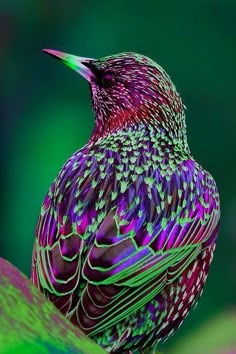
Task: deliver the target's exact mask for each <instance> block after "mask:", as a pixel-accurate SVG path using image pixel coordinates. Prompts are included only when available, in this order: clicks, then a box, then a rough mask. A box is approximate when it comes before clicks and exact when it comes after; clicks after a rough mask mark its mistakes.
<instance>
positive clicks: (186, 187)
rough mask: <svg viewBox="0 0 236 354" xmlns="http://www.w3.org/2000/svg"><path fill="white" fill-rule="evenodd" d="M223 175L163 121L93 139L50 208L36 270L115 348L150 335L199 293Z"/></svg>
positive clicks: (55, 190)
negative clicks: (160, 127) (204, 164)
mask: <svg viewBox="0 0 236 354" xmlns="http://www.w3.org/2000/svg"><path fill="white" fill-rule="evenodd" d="M218 222H219V197H218V193H217V189H216V185H215V182H214V180H213V178H212V177H211V176H210V174H209V173H207V172H206V171H204V170H203V169H202V168H201V167H200V166H199V165H198V164H197V163H196V162H195V161H194V160H193V159H192V157H191V156H190V153H189V151H188V150H185V149H183V146H180V144H179V143H178V142H175V143H173V142H170V140H169V139H168V138H167V137H166V136H165V134H162V132H160V131H155V129H153V128H149V129H147V128H146V127H145V126H141V127H140V129H137V130H135V131H133V130H132V129H131V128H129V129H123V130H120V131H119V132H117V133H114V134H111V135H109V136H107V137H105V138H102V139H100V140H98V141H97V142H96V143H93V142H90V143H89V144H87V145H86V146H85V147H84V148H82V149H81V150H80V151H78V152H77V153H75V154H74V155H73V156H72V157H71V158H70V159H69V160H68V161H67V162H66V164H65V165H64V166H63V168H62V170H61V172H60V173H59V175H58V176H57V178H56V179H55V181H54V183H53V184H52V186H51V188H50V190H49V192H48V194H47V196H46V198H45V200H44V203H43V206H42V209H41V215H40V218H39V221H38V224H37V231H36V233H37V235H36V236H37V237H36V242H35V246H34V254H33V267H32V279H33V282H34V283H35V284H36V285H37V286H38V287H39V288H40V289H41V290H42V291H43V292H44V294H45V295H46V296H47V297H48V298H49V299H50V300H51V301H53V302H54V303H55V305H56V306H57V307H58V308H59V309H60V310H61V311H62V312H63V313H64V314H65V315H66V316H67V317H69V318H70V319H71V321H72V322H73V323H75V324H77V325H78V326H79V327H80V328H81V329H82V330H83V331H84V332H85V333H87V334H89V335H90V336H91V337H92V338H94V339H95V340H96V341H97V342H98V344H100V345H101V346H103V347H105V348H106V349H107V350H108V351H112V352H115V351H116V350H118V351H122V353H125V351H127V350H132V349H135V348H142V347H147V346H149V345H151V344H152V343H153V342H155V341H156V340H160V339H165V338H167V337H168V336H169V335H170V334H172V333H173V332H174V330H175V329H176V328H177V327H178V326H179V325H180V324H181V323H182V321H183V319H184V317H185V316H186V315H187V313H188V312H189V309H190V308H191V307H192V305H193V304H194V302H196V301H197V299H198V298H199V296H200V294H201V292H202V288H203V285H204V283H205V280H206V276H207V273H208V268H209V264H210V262H211V259H212V255H213V250H214V247H215V239H216V236H217V232H218Z"/></svg>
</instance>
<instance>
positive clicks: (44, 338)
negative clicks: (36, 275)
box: [0, 258, 105, 354]
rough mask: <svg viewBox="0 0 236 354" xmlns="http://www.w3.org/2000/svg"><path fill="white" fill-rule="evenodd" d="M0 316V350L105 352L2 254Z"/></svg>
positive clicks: (2, 351) (0, 267)
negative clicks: (3, 257)
mask: <svg viewBox="0 0 236 354" xmlns="http://www.w3.org/2000/svg"><path fill="white" fill-rule="evenodd" d="M0 318H1V321H0V323H1V325H0V353H9V354H10V353H25V354H29V353H30V354H36V353H37V354H38V353H42V354H43V353H45V354H46V353H58V354H63V353H77V354H91V353H93V354H103V353H104V354H105V351H104V350H103V349H101V348H100V347H99V346H98V345H97V344H95V343H94V342H93V341H92V340H90V339H89V338H88V337H87V336H86V335H85V334H83V333H82V332H81V331H80V330H79V329H78V328H76V327H75V326H73V325H72V324H71V323H70V322H69V321H68V320H67V319H66V318H65V317H64V316H63V315H62V314H61V313H60V312H59V311H58V310H57V309H56V307H55V306H54V305H53V304H52V303H50V302H49V301H48V300H47V299H46V298H45V297H44V296H43V295H42V294H41V292H40V291H39V290H38V289H37V288H36V287H35V286H34V285H33V284H32V283H31V281H30V280H29V279H27V278H26V276H25V275H23V274H22V273H21V272H20V271H19V270H18V269H17V268H16V267H14V266H13V265H12V264H10V263H9V262H7V261H6V260H4V259H2V258H0Z"/></svg>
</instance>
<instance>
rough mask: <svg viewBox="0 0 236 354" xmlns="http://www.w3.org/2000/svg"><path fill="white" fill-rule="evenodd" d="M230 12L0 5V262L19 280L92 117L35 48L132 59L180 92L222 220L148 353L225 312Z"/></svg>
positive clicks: (167, 6) (234, 100)
mask: <svg viewBox="0 0 236 354" xmlns="http://www.w3.org/2000/svg"><path fill="white" fill-rule="evenodd" d="M235 11H236V2H235V1H233V0H232V1H230V0H224V1H220V0H215V1H214V0H198V1H189V0H184V1H178V2H176V1H169V2H168V1H165V0H161V1H157V0H146V1H145V2H141V1H140V2H138V1H135V0H129V1H126V0H121V1H105V0H100V1H97V0H86V1H85V0H84V1H78V0H68V1H65V0H50V1H49V0H40V1H33V0H22V1H17V0H1V1H0V64H1V65H0V77H1V79H0V109H1V115H0V119H1V130H0V134H1V136H0V147H1V154H0V163H1V236H0V256H1V257H4V258H6V259H8V260H9V261H11V262H12V263H13V264H15V265H16V266H17V267H18V268H19V269H20V270H22V271H23V272H24V273H26V274H27V275H29V274H30V264H31V250H32V245H33V241H34V229H35V224H36V221H37V217H38V214H39V211H40V206H41V202H42V200H43V198H44V195H45V194H46V192H47V190H48V188H49V186H50V184H51V182H52V180H53V179H54V177H55V176H56V174H57V173H58V171H59V169H60V168H61V166H62V164H63V163H64V161H65V160H66V159H67V158H68V157H69V156H70V155H71V154H72V153H73V152H74V151H75V150H77V149H79V148H81V147H82V146H83V145H84V143H85V142H87V140H88V138H89V136H90V133H91V130H92V127H93V119H94V118H93V113H92V110H91V105H90V99H89V90H88V85H87V83H86V82H85V80H83V79H82V78H81V77H79V76H78V75H77V74H76V73H75V72H73V71H72V70H68V69H67V68H66V67H64V66H63V65H61V64H60V63H59V62H57V61H55V60H53V59H52V58H50V57H48V56H46V55H45V54H43V53H42V52H41V48H54V49H58V50H62V51H66V52H69V53H71V54H77V55H81V56H87V57H96V58H97V57H101V56H105V55H108V54H114V53H117V52H121V51H135V52H139V53H143V54H145V55H147V56H150V57H151V58H153V59H154V60H156V61H158V63H159V64H161V65H162V66H163V67H164V68H165V69H166V71H167V72H168V73H169V74H170V76H171V77H172V79H173V81H174V83H175V84H176V86H177V89H178V91H179V92H180V93H181V95H182V98H183V100H184V103H185V105H186V106H187V127H188V140H189V143H190V147H191V150H192V153H193V155H194V156H195V158H196V160H197V161H198V162H200V163H201V164H202V165H203V167H204V168H206V169H207V170H209V171H210V172H211V173H212V174H213V176H214V177H215V179H216V181H217V185H218V188H219V192H220V196H221V208H222V221H221V229H220V235H219V239H218V246H217V249H216V254H215V258H214V262H213V264H212V267H211V271H210V275H209V278H208V281H207V285H206V288H205V291H204V295H203V297H202V299H201V301H200V303H199V305H198V307H197V309H196V310H195V311H193V312H192V313H191V314H190V315H189V317H188V318H187V320H186V321H185V323H184V325H183V326H182V328H181V329H180V330H179V331H178V333H177V334H176V335H175V336H174V337H173V338H172V339H170V340H169V342H168V343H166V344H165V345H164V346H160V350H161V351H164V352H165V353H169V352H170V353H172V352H173V353H177V352H178V350H177V349H176V350H177V351H174V348H178V345H180V343H181V341H183V342H185V343H186V341H187V338H190V337H191V335H192V334H193V333H195V332H196V333H197V337H199V341H200V342H201V336H202V335H203V333H206V330H207V328H208V323H209V326H210V323H214V324H215V320H214V319H215V318H216V319H217V318H220V319H221V320H218V322H220V323H222V321H223V320H222V318H223V317H224V313H227V314H230V315H229V316H233V309H234V308H235V306H236V280H235V279H236V236H235V225H236V180H235V172H236V116H235V111H236V97H235V96H236V95H235V82H236V70H235V58H236V30H235ZM221 316H223V317H221ZM223 323H224V322H223ZM204 326H205V327H204ZM227 326H229V327H228V328H227ZM223 327H224V329H223V330H222V329H221V332H220V333H223V332H224V330H225V333H228V331H229V330H231V331H232V325H225V326H223ZM201 328H203V329H202V332H201ZM204 328H205V329H204ZM222 331H223V332H222ZM216 332H217V330H216ZM209 333H210V332H209ZM214 333H215V332H214ZM217 336H218V334H217V333H215V338H216V337H217ZM235 337H236V327H235ZM215 338H214V341H215ZM180 352H181V350H180ZM200 352H201V353H208V352H207V351H205V352H204V351H200ZM200 352H199V353H200ZM189 354H191V353H190V352H189Z"/></svg>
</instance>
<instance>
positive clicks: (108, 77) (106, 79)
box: [101, 71, 114, 87]
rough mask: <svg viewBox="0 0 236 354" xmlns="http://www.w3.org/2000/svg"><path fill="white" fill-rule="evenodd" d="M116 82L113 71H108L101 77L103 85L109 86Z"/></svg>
mask: <svg viewBox="0 0 236 354" xmlns="http://www.w3.org/2000/svg"><path fill="white" fill-rule="evenodd" d="M113 82H114V75H113V73H112V72H110V71H107V72H105V73H104V74H103V75H102V77H101V84H102V86H103V87H109V86H111V85H112V83H113Z"/></svg>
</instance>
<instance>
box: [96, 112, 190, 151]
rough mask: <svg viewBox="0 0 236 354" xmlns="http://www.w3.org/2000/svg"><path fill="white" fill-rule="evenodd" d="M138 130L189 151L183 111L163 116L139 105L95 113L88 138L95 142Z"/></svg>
mask: <svg viewBox="0 0 236 354" xmlns="http://www.w3.org/2000/svg"><path fill="white" fill-rule="evenodd" d="M139 131H146V135H147V136H148V135H150V137H151V136H153V135H155V136H156V137H157V139H160V140H165V141H168V142H169V143H170V144H171V145H176V144H177V145H181V146H183V148H184V149H185V150H186V151H189V148H188V143H187V136H186V126H185V116H184V112H183V111H182V112H179V113H176V116H175V117H174V119H173V118H172V117H168V115H167V116H163V115H161V114H160V112H158V111H155V113H153V114H152V113H150V112H148V114H147V112H146V111H145V107H140V109H139V110H137V111H135V112H134V111H133V112H131V111H129V110H125V109H124V110H120V109H119V111H116V112H115V113H114V114H110V115H107V116H105V115H104V112H103V114H99V113H98V114H97V116H96V119H95V128H94V130H93V133H92V135H91V138H90V142H92V143H96V142H98V141H101V140H102V139H104V138H107V137H109V136H115V135H122V136H123V134H124V136H125V134H128V135H129V134H130V133H131V134H135V133H136V132H139Z"/></svg>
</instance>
